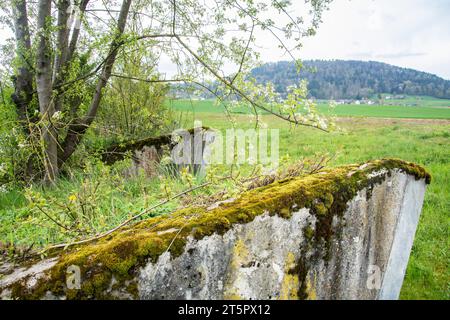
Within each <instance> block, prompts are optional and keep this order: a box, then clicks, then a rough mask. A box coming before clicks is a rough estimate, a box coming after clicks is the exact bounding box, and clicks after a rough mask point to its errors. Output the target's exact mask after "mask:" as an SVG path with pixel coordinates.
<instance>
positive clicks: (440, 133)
mask: <svg viewBox="0 0 450 320" xmlns="http://www.w3.org/2000/svg"><path fill="white" fill-rule="evenodd" d="M172 105H174V106H175V108H176V110H183V111H185V112H186V111H188V110H192V108H194V111H195V114H194V113H190V112H189V113H188V117H191V120H193V119H194V118H195V119H197V120H201V121H202V123H203V125H205V126H210V127H213V128H217V129H226V128H229V127H230V123H229V122H228V120H227V119H226V118H225V117H224V115H223V114H222V113H220V106H219V107H217V106H216V107H214V108H216V109H212V108H213V106H212V103H211V102H210V101H189V102H187V101H184V102H183V101H177V102H176V103H175V104H172ZM342 107H343V108H342V109H341V110H342V112H341V113H339V107H338V114H340V115H350V114H351V115H355V116H365V117H368V116H373V117H374V118H355V117H354V118H351V117H350V118H348V117H347V118H338V120H337V124H338V126H339V127H340V128H341V129H342V131H336V132H332V133H323V132H321V131H319V130H315V129H310V128H302V127H300V128H297V129H294V130H292V129H290V128H289V126H288V124H287V123H285V122H283V121H282V120H279V119H277V118H275V117H273V116H268V115H263V116H262V120H263V121H264V122H266V123H267V124H268V125H269V128H279V129H280V156H283V155H285V154H289V155H290V157H291V158H292V159H299V158H302V157H308V156H313V155H315V154H324V153H328V154H330V155H335V157H334V159H333V160H332V163H330V165H331V166H336V165H340V164H348V163H360V162H364V161H367V160H370V159H379V158H385V157H389V158H400V159H404V160H407V161H412V162H415V163H418V164H421V165H423V166H425V167H426V168H427V170H429V172H430V173H431V174H432V176H433V181H432V183H431V185H430V186H429V187H428V189H427V192H426V195H425V201H424V207H423V211H422V216H421V219H420V223H419V226H418V230H417V233H416V238H415V242H414V246H413V249H412V253H411V257H410V260H409V265H408V269H407V274H406V278H405V281H404V284H403V288H402V292H401V298H402V299H450V295H449V289H450V271H449V270H450V266H449V261H450V256H449V250H448V241H449V228H448V227H449V212H450V200H449V199H450V183H449V181H450V160H449V159H450V148H449V146H450V121H448V120H433V119H381V118H377V117H382V118H388V117H395V116H398V117H399V118H406V117H411V118H417V117H420V116H423V117H424V118H439V117H442V118H447V119H450V109H438V108H436V109H434V108H432V107H421V108H417V110H416V109H407V108H408V107H394V108H392V107H375V106H374V107H370V108H366V107H365V106H342ZM372 108H373V109H372ZM389 108H392V109H390V110H388V109H389ZM374 110H378V111H374ZM405 110H408V111H405ZM413 110H416V111H417V114H414V112H413ZM401 111H403V112H401ZM234 118H235V120H236V121H237V123H238V127H240V128H252V127H253V126H254V123H253V122H252V121H251V120H250V119H249V117H248V116H246V115H240V114H235V115H234Z"/></svg>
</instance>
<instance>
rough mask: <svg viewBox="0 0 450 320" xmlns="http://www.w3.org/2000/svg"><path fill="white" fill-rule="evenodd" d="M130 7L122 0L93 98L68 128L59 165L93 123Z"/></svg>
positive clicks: (129, 2) (128, 3)
mask: <svg viewBox="0 0 450 320" xmlns="http://www.w3.org/2000/svg"><path fill="white" fill-rule="evenodd" d="M130 6H131V0H124V1H123V2H122V7H121V9H120V14H119V20H118V22H117V31H116V33H115V36H114V40H113V41H112V43H111V47H110V49H109V52H108V56H107V58H106V60H105V64H104V66H103V69H102V73H101V75H100V77H99V79H98V82H97V85H96V87H95V92H94V96H93V97H92V101H91V104H90V106H89V109H88V111H87V114H86V116H85V117H84V118H83V119H81V120H79V121H77V122H75V123H74V124H73V125H71V126H70V127H69V130H68V133H67V136H66V139H65V140H64V143H63V144H62V149H63V152H62V153H61V154H60V155H59V164H60V165H62V164H63V163H64V162H65V161H66V160H67V159H68V158H69V157H70V156H71V155H72V154H73V153H74V151H75V150H76V148H77V146H78V144H79V143H80V141H81V138H82V137H83V135H84V133H85V132H86V130H87V129H88V128H89V126H90V125H91V123H92V122H93V121H94V119H95V116H96V115H97V111H98V107H99V105H100V101H101V98H102V93H103V89H104V88H105V86H106V83H107V82H108V80H109V78H110V76H111V71H112V68H113V65H114V62H115V60H116V56H117V50H118V47H119V45H120V43H121V41H122V40H121V37H122V35H123V32H124V30H125V25H126V22H127V17H128V12H129V10H130Z"/></svg>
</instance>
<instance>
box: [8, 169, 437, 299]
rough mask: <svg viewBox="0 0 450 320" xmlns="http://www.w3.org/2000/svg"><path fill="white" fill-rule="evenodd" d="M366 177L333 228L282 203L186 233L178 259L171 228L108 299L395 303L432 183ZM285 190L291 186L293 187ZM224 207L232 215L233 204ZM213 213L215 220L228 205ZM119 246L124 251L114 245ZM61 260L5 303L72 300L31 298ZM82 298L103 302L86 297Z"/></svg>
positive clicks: (18, 277) (17, 276)
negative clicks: (220, 227)
mask: <svg viewBox="0 0 450 320" xmlns="http://www.w3.org/2000/svg"><path fill="white" fill-rule="evenodd" d="M366 166H367V165H363V166H359V167H358V166H356V167H351V168H349V169H348V170H347V171H348V173H346V172H347V171H343V172H344V174H346V177H348V178H349V179H350V177H351V176H352V175H354V174H355V172H364V174H365V172H366V171H364V170H367V168H366ZM422 170H423V169H422ZM324 174H326V173H324ZM316 177H318V178H317V179H316V178H314V179H313V178H310V179H311V180H310V181H312V182H311V188H313V185H314V184H316V183H317V182H316V181H322V180H319V177H320V174H319V175H318V176H316ZM367 178H368V179H369V180H368V181H372V182H373V181H376V183H372V184H371V185H370V186H369V185H368V186H367V187H364V188H361V189H360V190H359V191H358V192H357V193H356V196H355V197H353V198H352V199H350V200H349V201H348V202H347V203H346V206H345V210H344V211H343V212H342V213H341V214H336V215H333V216H331V217H332V219H331V220H327V219H324V216H323V215H324V213H321V212H320V211H317V204H316V207H310V208H300V207H299V208H297V207H296V206H295V205H294V206H293V207H294V209H293V210H292V212H291V213H290V214H289V215H286V214H285V213H282V211H283V210H284V209H282V206H281V205H280V212H278V213H277V212H275V213H274V212H269V211H267V212H262V213H261V214H257V215H256V216H255V217H254V218H253V219H250V221H246V222H245V223H234V224H232V225H231V226H230V227H229V228H228V229H227V230H226V231H225V232H223V233H221V232H214V233H212V234H207V235H206V236H203V237H194V236H193V235H192V234H191V233H187V236H186V242H185V244H184V246H183V247H181V249H182V250H181V251H180V253H178V254H176V255H172V253H171V252H172V250H171V247H172V246H175V240H176V239H177V236H178V237H181V235H182V234H183V233H182V232H183V228H184V227H181V228H180V227H179V224H178V225H177V224H175V223H172V225H168V226H166V227H164V228H161V229H160V230H159V231H157V232H156V234H157V235H158V236H160V237H161V236H165V237H168V239H172V240H171V242H170V243H169V245H168V246H167V247H166V248H165V249H164V251H160V253H158V255H157V256H156V258H154V259H146V260H144V261H143V262H142V263H140V264H136V268H134V269H129V270H132V273H130V272H131V271H129V273H130V275H131V276H130V277H129V278H128V279H126V280H125V281H124V280H123V279H122V280H121V279H120V278H119V277H117V275H116V274H115V273H114V272H112V278H111V280H108V283H109V284H108V286H107V288H103V289H102V293H104V294H106V295H107V296H108V297H111V298H121V299H130V298H140V299H305V298H306V299H397V298H398V295H399V292H400V289H401V285H402V281H403V277H404V274H405V270H406V266H407V262H408V257H409V253H410V250H411V246H412V243H413V239H414V233H415V229H416V226H417V223H418V218H419V215H420V211H421V207H422V202H423V197H424V193H425V187H426V180H429V176H426V178H425V176H424V177H422V176H414V175H412V174H408V173H405V172H404V170H400V169H395V168H390V169H384V168H382V169H379V168H378V169H377V170H372V171H367ZM344 180H345V179H344ZM308 181H309V180H308ZM428 182H429V181H428ZM281 186H285V187H286V188H288V187H289V184H287V185H282V184H281ZM266 190H270V189H266ZM339 190H340V189H339ZM257 192H259V193H260V194H264V192H266V191H264V190H258V191H257ZM291 192H293V191H291ZM250 195H251V194H250ZM337 196H338V195H336V194H335V195H334V197H335V200H334V201H337V200H336V197H337ZM315 202H316V201H315V200H314V201H313V203H315ZM235 203H239V199H237V200H236V202H235ZM225 205H226V206H231V207H232V206H233V202H230V203H227V204H225ZM312 208H316V209H312ZM211 210H212V211H210V212H216V211H214V210H220V206H219V208H215V207H213V208H212V209H211ZM217 212H219V211H217ZM237 212H239V211H237ZM204 214H207V213H204ZM205 221H207V220H205ZM204 223H205V224H206V223H207V222H204ZM326 223H329V224H330V225H329V226H326V225H325V226H324V224H326ZM186 228H187V227H186ZM316 228H320V229H319V230H317V229H316ZM194 229H195V228H194ZM322 233H324V235H323V236H322V237H318V235H321V234H322ZM107 241H112V240H105V242H106V243H107ZM136 241H137V240H136ZM126 244H127V246H131V244H129V243H126ZM118 248H120V249H123V248H122V247H118V246H115V247H113V249H114V250H116V251H117V250H118ZM113 249H111V250H113ZM63 257H64V256H61V257H60V259H61V260H62V259H63ZM89 257H91V258H92V257H93V255H89ZM91 258H89V259H91ZM57 259H58V258H52V259H50V260H44V261H42V262H39V263H38V264H35V265H33V266H31V268H29V269H27V268H24V267H21V268H20V269H16V270H15V271H14V272H12V273H10V274H7V275H5V276H4V277H2V278H1V277H0V297H2V298H16V297H19V298H30V297H31V298H44V299H50V298H61V299H65V298H70V296H69V293H70V291H68V290H67V289H64V284H63V283H58V285H55V286H54V287H48V288H56V287H58V286H61V288H62V289H61V290H54V289H45V290H43V291H42V292H41V293H40V294H39V295H38V296H37V297H36V296H30V292H33V290H34V291H36V290H37V289H36V288H38V287H39V284H38V282H39V281H38V280H39V279H41V280H42V279H44V281H46V280H47V278H48V279H50V280H49V282H51V280H52V279H53V281H54V282H55V281H56V282H58V281H64V274H62V275H61V273H58V272H55V273H54V274H50V273H46V272H47V271H49V270H50V271H51V270H52V269H55V268H54V267H53V266H54V265H55V263H56V262H55V260H57ZM92 259H95V258H92ZM93 261H94V262H95V261H96V260H93ZM63 266H64V264H63ZM93 266H95V267H90V268H91V269H90V270H87V272H90V273H94V274H95V272H96V269H98V270H104V269H101V268H102V267H103V266H102V263H96V264H93ZM374 271H375V273H373V272H374ZM377 271H380V273H379V274H378V273H377ZM102 272H104V271H102ZM98 279H101V278H98ZM107 279H108V278H107ZM98 281H100V280H98ZM94 282H95V281H94ZM40 286H41V287H42V286H43V282H41V283H40ZM130 287H131V288H134V289H133V290H130ZM18 288H19V290H18ZM45 288H47V287H45ZM89 288H90V287H89ZM23 292H26V294H24V293H23ZM85 292H90V293H85ZM20 293H22V294H23V295H22V296H21V294H20ZM75 297H76V298H80V296H79V295H78V296H76V295H75ZM81 297H84V298H94V297H96V294H94V293H92V290H90V291H88V289H84V291H83V294H82V295H81Z"/></svg>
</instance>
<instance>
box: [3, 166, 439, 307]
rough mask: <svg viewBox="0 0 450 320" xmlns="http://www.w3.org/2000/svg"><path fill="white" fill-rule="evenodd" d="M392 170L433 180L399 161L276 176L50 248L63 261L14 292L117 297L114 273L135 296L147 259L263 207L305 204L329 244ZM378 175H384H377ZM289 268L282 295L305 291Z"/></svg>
mask: <svg viewBox="0 0 450 320" xmlns="http://www.w3.org/2000/svg"><path fill="white" fill-rule="evenodd" d="M393 169H398V170H400V171H402V172H405V173H407V174H409V175H412V176H414V177H415V178H416V179H425V181H426V183H430V181H431V177H430V175H429V173H427V172H426V170H425V169H424V168H422V167H420V166H418V165H415V164H413V163H409V162H405V161H402V160H398V159H383V160H375V161H370V162H368V163H366V164H363V165H360V164H353V165H347V166H342V167H338V168H333V169H326V170H323V171H322V172H319V173H316V174H313V175H309V176H306V177H300V178H293V179H287V180H283V181H278V182H275V183H273V184H271V185H267V186H264V187H261V188H258V189H254V190H251V191H248V192H246V193H244V194H242V195H241V196H240V197H239V198H238V199H236V200H235V201H234V202H231V203H223V204H221V205H220V206H219V207H218V208H215V209H213V210H210V211H207V210H206V209H204V208H188V209H183V210H179V211H177V212H176V213H174V214H173V215H171V216H160V217H156V218H151V219H148V220H145V221H143V222H140V223H138V224H135V225H133V226H130V227H127V228H123V229H121V230H119V231H118V232H115V233H113V234H111V235H110V236H108V237H105V238H103V239H100V240H98V241H97V242H93V243H90V244H86V245H82V246H79V247H76V248H72V249H70V250H67V251H63V252H53V253H52V255H54V256H59V260H58V262H57V263H56V265H55V266H53V267H52V268H51V269H49V270H48V271H47V272H46V273H47V277H46V278H42V279H40V280H39V281H38V284H37V285H35V286H33V288H32V289H30V288H28V287H27V285H26V280H27V279H23V280H22V281H19V282H16V283H14V284H13V285H11V286H10V288H9V289H10V290H12V297H14V298H22V299H39V298H41V297H43V296H44V295H45V294H46V292H48V291H50V292H52V294H53V295H56V296H58V295H61V296H66V297H67V298H69V299H89V298H112V296H111V295H110V292H111V283H112V279H113V278H114V280H115V286H116V287H117V286H118V285H120V284H122V287H126V288H127V290H128V291H129V293H130V294H132V295H133V296H136V294H137V289H136V284H135V283H133V278H134V276H135V274H136V272H137V270H138V268H139V267H141V266H143V265H145V264H146V263H147V262H149V261H150V262H156V261H157V259H158V257H159V256H160V255H161V254H163V253H164V252H166V251H168V252H170V253H171V256H172V257H177V256H179V255H180V254H182V253H183V251H184V247H185V244H186V242H187V239H188V237H190V236H192V237H194V238H195V239H202V238H204V237H206V236H209V235H212V234H213V233H218V234H224V233H225V232H227V231H228V230H230V229H231V228H232V226H233V225H234V224H240V223H242V224H244V223H248V222H251V221H252V220H253V219H255V217H257V216H259V215H261V214H263V213H265V212H268V213H269V214H271V215H273V214H278V215H280V216H281V217H283V218H289V217H290V214H291V213H292V212H294V211H296V210H298V209H300V208H308V209H309V210H310V212H311V213H312V214H313V215H315V216H316V218H317V219H316V225H315V228H314V231H313V229H308V230H307V238H308V239H310V240H311V241H318V242H321V243H325V244H326V243H327V242H328V241H329V240H330V238H331V236H332V234H333V229H332V227H331V224H332V220H333V217H334V216H336V215H338V216H340V215H342V214H343V213H344V212H345V210H346V208H347V202H348V201H349V200H351V199H352V198H353V197H355V195H356V194H357V192H358V191H360V190H362V189H366V190H368V192H370V190H371V188H372V187H373V186H374V185H375V184H377V183H379V182H380V181H382V179H383V177H384V176H385V175H390V173H391V172H392V170H393ZM374 172H378V173H379V172H381V174H377V175H375V174H372V173H374ZM70 265H77V266H79V267H80V268H81V274H82V282H81V290H68V289H67V288H66V286H65V279H66V270H67V267H68V266H70ZM286 267H289V269H290V270H291V271H290V272H289V273H288V274H289V276H290V278H286V288H285V291H284V292H285V294H286V295H288V296H292V295H293V294H295V295H301V294H302V293H303V292H302V291H305V290H306V288H301V290H299V292H297V293H294V292H293V291H292V285H293V284H296V283H298V282H300V283H303V284H302V285H303V286H305V284H304V282H305V281H302V280H304V278H305V276H306V274H305V270H304V268H303V267H302V266H301V265H299V264H297V265H296V266H293V265H292V266H291V265H290V266H286ZM130 281H131V282H130ZM124 283H126V284H127V285H126V286H125V285H123V284H124ZM0 290H1V289H0Z"/></svg>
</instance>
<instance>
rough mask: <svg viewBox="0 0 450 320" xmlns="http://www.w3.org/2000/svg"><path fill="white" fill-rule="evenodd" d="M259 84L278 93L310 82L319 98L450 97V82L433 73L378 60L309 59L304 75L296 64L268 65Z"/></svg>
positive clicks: (259, 74) (260, 69)
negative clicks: (266, 84)
mask: <svg viewBox="0 0 450 320" xmlns="http://www.w3.org/2000/svg"><path fill="white" fill-rule="evenodd" d="M252 74H253V76H254V77H255V78H256V79H257V80H258V81H259V82H263V83H264V82H266V81H271V82H272V83H274V85H275V89H276V91H277V92H279V93H281V94H284V93H285V92H286V87H287V86H289V85H293V84H295V83H297V82H298V80H299V79H307V80H308V82H309V86H308V88H309V92H310V95H311V96H312V97H314V98H317V99H361V98H365V97H370V96H373V95H376V94H379V93H390V94H408V95H426V96H433V97H436V98H447V99H449V98H450V81H449V80H444V79H442V78H439V77H438V76H435V75H433V74H430V73H426V72H421V71H417V70H413V69H406V68H400V67H396V66H392V65H389V64H386V63H381V62H374V61H369V62H365V61H345V60H329V61H325V60H306V61H303V68H302V70H301V72H300V75H298V74H297V73H296V68H295V66H294V63H293V62H286V61H281V62H276V63H267V64H264V65H262V66H260V67H258V68H255V69H254V70H253V71H252Z"/></svg>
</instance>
